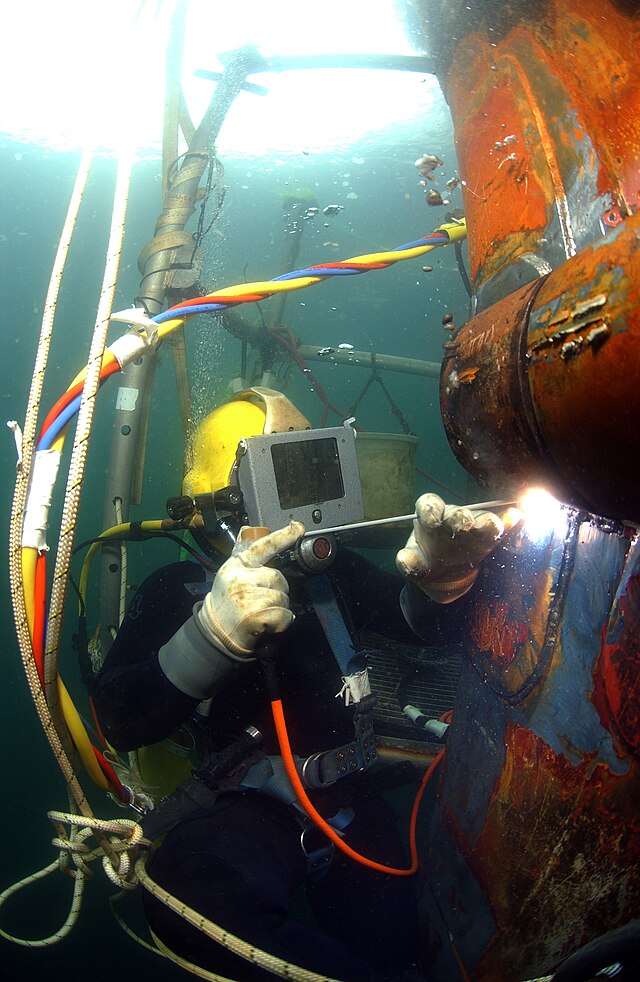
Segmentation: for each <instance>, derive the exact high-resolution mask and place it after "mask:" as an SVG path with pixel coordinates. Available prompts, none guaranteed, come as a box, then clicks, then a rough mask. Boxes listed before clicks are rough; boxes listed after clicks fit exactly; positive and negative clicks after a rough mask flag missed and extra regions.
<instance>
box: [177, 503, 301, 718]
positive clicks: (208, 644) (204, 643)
mask: <svg viewBox="0 0 640 982" xmlns="http://www.w3.org/2000/svg"><path fill="white" fill-rule="evenodd" d="M265 533H266V534H265ZM303 533H304V525H302V523H301V522H290V523H289V525H287V526H286V527H285V528H283V529H279V530H278V531H276V532H270V533H269V532H268V531H267V530H266V529H255V528H249V527H245V528H243V529H241V530H240V534H239V536H238V540H237V542H236V544H235V546H234V548H233V552H232V553H231V556H230V557H229V559H227V560H226V562H224V563H223V564H222V566H221V567H220V569H219V570H218V572H217V573H216V576H215V579H214V581H213V585H212V587H211V590H210V591H209V593H208V594H207V595H206V597H205V598H204V601H203V602H202V603H201V604H196V605H195V607H194V609H193V616H192V617H191V618H189V620H188V621H187V623H186V624H184V625H183V626H182V627H181V628H180V629H179V630H178V631H177V632H176V634H175V635H174V636H173V638H171V640H170V641H169V642H168V643H167V644H166V645H164V646H163V647H162V648H161V649H160V651H159V653H158V659H159V662H160V666H161V668H162V670H163V672H164V674H165V675H166V676H167V678H168V679H169V681H170V682H172V683H173V685H175V686H176V688H178V689H180V690H181V691H182V692H184V693H186V694H187V695H190V696H192V697H193V698H197V699H206V698H209V697H210V696H211V695H212V694H214V693H215V692H217V691H218V690H219V689H220V688H221V687H222V686H223V685H226V684H227V682H228V681H230V678H231V676H232V675H233V673H234V671H235V670H237V669H238V668H239V667H240V666H241V665H242V664H246V663H247V661H253V660H254V659H253V657H252V656H253V651H254V648H255V646H256V644H257V642H258V640H259V639H260V638H261V637H262V635H263V634H281V633H282V632H283V631H286V629H287V628H288V627H289V625H290V624H291V623H292V622H293V619H294V615H293V613H292V611H291V610H290V609H289V584H288V583H287V581H286V579H285V577H284V575H283V574H282V573H281V572H280V570H277V569H272V568H270V567H269V566H267V565H266V564H267V563H269V562H270V561H271V560H273V559H274V558H275V556H277V555H278V553H281V552H284V551H285V550H287V549H291V548H292V547H293V546H294V545H295V543H296V542H297V541H298V539H299V538H300V536H301V535H302V534H303Z"/></svg>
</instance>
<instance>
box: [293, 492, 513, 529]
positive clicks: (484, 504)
mask: <svg viewBox="0 0 640 982" xmlns="http://www.w3.org/2000/svg"><path fill="white" fill-rule="evenodd" d="M517 503H518V502H517V501H502V500H501V499H498V500H497V501H477V502H476V503H475V504H473V505H460V508H467V509H468V510H469V511H491V510H492V509H494V508H508V507H510V506H511V505H517ZM414 518H417V515H416V513H415V512H414V513H413V515H394V516H393V517H392V518H376V519H373V520H372V521H370V522H354V523H353V524H352V525H333V526H332V527H331V528H328V529H316V530H314V529H310V530H309V531H308V532H305V533H304V535H303V536H302V538H303V539H304V538H306V536H308V535H322V534H323V533H324V532H346V531H348V530H349V529H366V528H375V527H376V526H377V525H392V524H393V523H394V522H412V521H413V520H414Z"/></svg>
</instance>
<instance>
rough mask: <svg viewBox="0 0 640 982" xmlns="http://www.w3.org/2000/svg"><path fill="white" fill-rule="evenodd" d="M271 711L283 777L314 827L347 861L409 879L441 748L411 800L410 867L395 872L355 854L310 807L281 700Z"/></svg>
mask: <svg viewBox="0 0 640 982" xmlns="http://www.w3.org/2000/svg"><path fill="white" fill-rule="evenodd" d="M271 712H272V713H273V720H274V723H275V725H276V733H277V735H278V743H279V744H280V753H281V754H282V760H283V763H284V767H285V770H286V772H287V776H288V778H289V780H290V781H291V784H292V786H293V789H294V791H295V793H296V797H297V799H298V801H299V802H300V804H301V805H302V807H303V808H304V810H305V812H306V813H307V815H308V816H309V818H311V819H312V821H313V822H314V823H315V824H316V825H317V826H318V828H319V829H320V830H321V831H322V832H324V834H325V835H326V836H327V838H328V839H331V841H332V842H333V843H334V845H336V846H337V847H338V849H340V850H341V852H343V853H344V854H345V855H346V856H349V857H350V858H351V859H354V860H355V861H356V862H357V863H361V864H362V865H363V866H368V867H370V868H371V869H375V870H378V872H380V873H393V874H394V875H395V876H412V875H413V873H415V872H416V871H417V869H418V847H417V845H416V825H417V822H418V811H419V809H420V802H421V800H422V795H423V794H424V790H425V788H426V786H427V783H428V782H429V780H430V778H431V775H432V774H433V772H434V771H435V769H436V767H437V766H438V764H439V763H440V761H441V760H442V758H443V757H444V749H443V750H441V751H440V753H439V754H438V755H437V756H436V757H435V758H434V760H433V761H432V762H431V764H430V765H429V767H428V768H427V771H426V773H425V775H424V777H423V778H422V781H421V782H420V787H419V788H418V791H417V794H416V797H415V800H414V802H413V808H412V809H411V821H410V823H409V849H410V851H411V866H409V867H408V868H407V869H397V868H396V867H395V866H385V865H384V863H378V862H376V861H375V860H374V859H368V858H367V857H366V856H362V855H361V854H360V853H359V852H356V851H355V849H352V848H351V846H349V845H347V843H346V842H345V841H344V839H342V838H341V837H340V835H339V834H338V833H337V832H336V830H335V829H334V828H332V827H331V826H330V825H329V824H328V822H326V821H325V820H324V818H323V817H322V815H321V814H320V812H319V811H317V809H316V808H315V806H314V805H313V803H312V801H311V800H310V798H309V796H308V795H307V792H306V791H305V789H304V786H303V784H302V781H301V780H300V775H299V774H298V770H297V768H296V765H295V761H294V759H293V754H292V752H291V744H290V743H289V735H288V733H287V724H286V721H285V718H284V710H283V708H282V700H281V699H274V700H273V701H272V703H271Z"/></svg>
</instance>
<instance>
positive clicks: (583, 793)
mask: <svg viewBox="0 0 640 982" xmlns="http://www.w3.org/2000/svg"><path fill="white" fill-rule="evenodd" d="M505 743H506V756H505V761H504V766H503V768H502V771H501V773H500V777H499V780H498V784H497V786H496V788H495V791H494V794H493V796H492V800H491V805H490V808H489V812H488V814H487V820H486V823H485V825H484V827H483V829H482V832H481V833H480V835H479V837H478V839H477V840H476V842H475V843H474V847H473V849H472V851H471V852H470V854H469V861H470V865H471V868H472V869H473V871H474V874H475V876H476V877H477V878H478V880H479V881H480V883H481V885H482V888H483V891H484V892H485V895H486V897H487V899H488V901H489V904H490V906H491V909H492V912H493V916H494V918H495V923H496V933H495V935H494V939H493V941H492V943H491V944H490V945H489V947H488V949H487V950H486V951H485V953H484V955H483V957H482V958H481V959H480V961H479V963H478V964H476V965H475V967H474V976H473V977H474V979H476V980H477V982H495V980H496V979H518V978H529V977H530V974H531V972H532V971H534V972H535V971H537V970H538V968H539V969H540V970H542V971H543V970H544V969H545V968H547V967H548V966H549V965H550V964H557V963H558V962H559V961H560V960H561V959H562V958H563V957H565V956H566V955H567V954H568V953H570V952H571V951H572V950H574V949H575V948H577V947H579V946H580V944H582V943H584V942H585V941H587V940H589V939H590V933H589V930H588V928H587V930H586V931H585V924H587V925H588V924H589V923H590V922H591V923H593V925H594V928H595V930H596V931H598V932H600V931H601V925H603V924H605V925H606V924H611V923H614V922H615V919H616V916H617V914H618V911H622V910H624V909H625V908H627V907H628V906H629V903H630V900H631V898H632V897H633V896H634V895H635V896H636V897H638V896H640V868H639V867H638V866H637V865H635V866H631V867H630V858H631V857H635V858H636V860H637V858H638V857H639V856H640V818H639V817H638V809H637V802H638V800H640V770H639V767H638V764H637V763H633V764H632V765H631V767H630V770H629V771H628V772H627V774H626V775H625V776H624V778H621V777H620V775H615V774H612V772H611V771H610V770H609V769H608V767H606V766H604V765H602V764H598V763H596V762H595V761H594V760H593V759H591V758H585V759H584V760H582V761H581V762H580V763H579V764H577V765H576V764H574V763H571V762H570V761H569V760H568V759H567V757H566V756H565V755H563V754H558V753H555V752H554V751H553V750H552V749H551V747H549V746H548V744H546V743H545V742H544V741H543V740H541V739H540V737H538V736H537V735H536V734H535V733H533V732H531V730H528V729H525V728H524V727H521V726H518V725H517V724H514V723H511V724H509V725H508V727H507V730H506V733H505ZM592 756H595V755H592ZM498 855H503V856H508V857H509V862H506V863H501V864H500V870H499V873H500V875H496V872H497V871H496V868H495V866H494V861H495V857H496V856H498ZM488 857H493V858H494V861H489V862H487V858H488ZM571 911H576V912H577V911H580V917H579V918H578V917H576V922H577V923H579V924H580V925H581V927H580V928H579V929H577V931H576V934H575V936H573V937H572V936H570V935H569V936H568V934H567V931H566V925H567V920H568V919H569V921H570V920H571V917H570V912H571ZM559 925H564V926H565V929H564V930H560V929H559Z"/></svg>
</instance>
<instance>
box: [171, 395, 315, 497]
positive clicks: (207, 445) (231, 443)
mask: <svg viewBox="0 0 640 982" xmlns="http://www.w3.org/2000/svg"><path fill="white" fill-rule="evenodd" d="M310 428H311V423H310V422H309V420H308V419H307V418H306V416H303V415H302V413H300V412H298V410H297V409H296V407H295V406H294V405H293V403H292V402H290V400H289V399H287V397H286V396H285V395H283V394H282V392H278V391H277V390H276V389H267V388H263V387H262V386H254V387H253V388H251V389H248V390H246V391H244V392H239V393H237V394H236V395H235V396H234V397H233V398H232V399H231V400H230V401H229V402H227V403H225V404H224V405H222V406H218V408H217V409H214V410H213V412H211V413H209V415H208V416H206V417H205V418H204V419H203V421H202V422H201V423H200V425H199V426H198V428H197V429H196V431H195V433H194V435H193V439H192V441H191V446H190V454H191V459H190V466H189V468H188V470H187V472H186V474H185V476H184V480H183V483H182V493H183V494H184V495H188V496H189V497H191V498H193V497H194V496H195V495H197V494H206V493H211V492H215V491H219V490H220V489H221V488H224V487H227V485H228V484H229V483H230V481H231V472H232V469H233V465H234V463H235V460H236V453H237V449H238V444H239V443H240V441H241V440H243V439H247V438H248V437H251V436H259V435H260V434H266V433H286V432H289V431H291V430H308V429H310Z"/></svg>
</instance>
